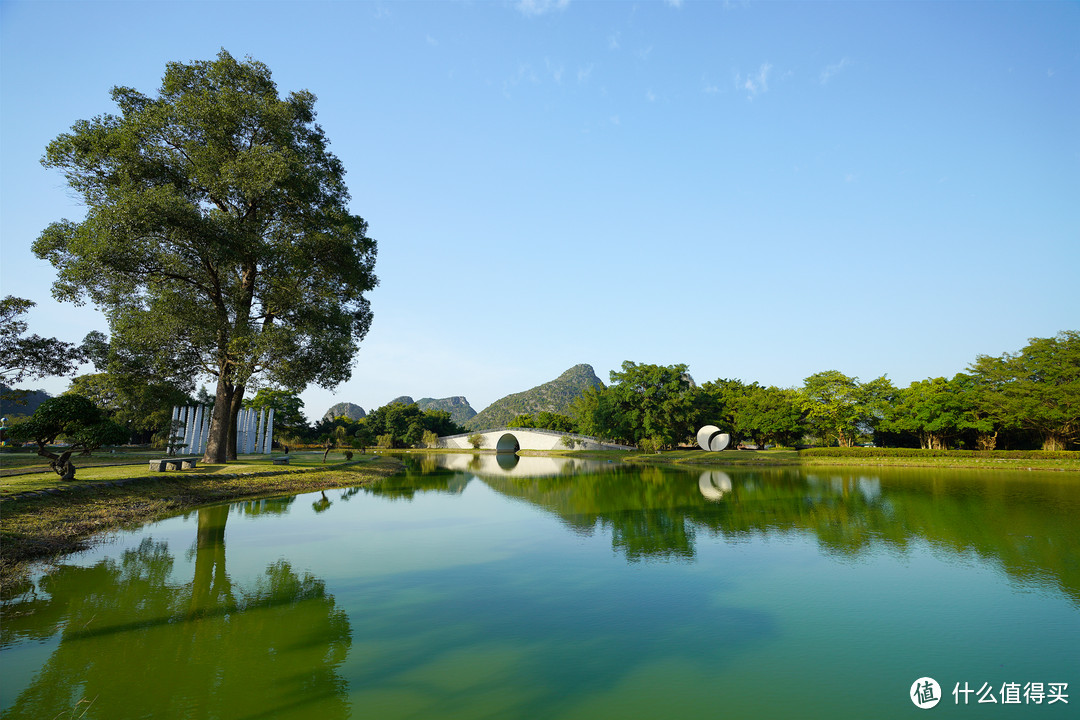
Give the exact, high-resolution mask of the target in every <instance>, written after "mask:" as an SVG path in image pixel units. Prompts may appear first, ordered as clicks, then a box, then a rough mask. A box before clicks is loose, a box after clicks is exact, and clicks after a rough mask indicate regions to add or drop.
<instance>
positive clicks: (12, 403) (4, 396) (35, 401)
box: [0, 385, 475, 418]
mask: <svg viewBox="0 0 1080 720" xmlns="http://www.w3.org/2000/svg"><path fill="white" fill-rule="evenodd" d="M9 393H10V394H9ZM51 397H52V395H50V394H49V393H47V392H45V391H44V390H14V389H12V388H10V387H8V386H7V385H0V417H11V418H14V417H19V416H22V415H33V414H34V411H35V410H37V408H38V405H40V404H41V403H43V402H45V401H46V400H48V399H49V398H51ZM16 400H17V402H16ZM474 414H475V413H474Z"/></svg>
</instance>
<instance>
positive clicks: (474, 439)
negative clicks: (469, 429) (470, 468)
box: [466, 433, 484, 450]
mask: <svg viewBox="0 0 1080 720" xmlns="http://www.w3.org/2000/svg"><path fill="white" fill-rule="evenodd" d="M466 439H467V440H468V441H469V444H470V445H472V446H473V450H479V449H480V448H481V447H482V446H483V445H484V436H483V435H481V434H480V433H473V434H472V435H470V436H469V437H468V438H466Z"/></svg>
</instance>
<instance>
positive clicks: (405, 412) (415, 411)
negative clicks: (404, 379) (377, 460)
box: [338, 402, 462, 448]
mask: <svg viewBox="0 0 1080 720" xmlns="http://www.w3.org/2000/svg"><path fill="white" fill-rule="evenodd" d="M338 421H340V418H339V419H338ZM360 425H361V426H362V427H363V428H364V430H365V432H366V433H369V434H370V435H374V436H376V437H379V438H380V442H381V440H382V437H384V436H387V437H389V438H390V443H391V444H390V445H389V446H388V447H392V448H402V447H419V446H421V445H425V444H426V441H425V437H426V436H425V433H428V432H430V433H433V434H434V435H435V437H436V438H438V437H439V436H442V435H457V434H459V433H461V432H462V428H461V426H459V425H457V424H455V423H454V422H453V421H452V420H451V419H450V413H448V412H446V411H445V410H428V411H423V410H421V409H420V408H419V407H417V406H416V404H415V403H414V404H412V405H402V404H400V403H396V402H390V403H388V404H386V405H383V406H382V407H381V408H377V409H375V410H372V411H371V412H370V413H368V415H367V417H366V418H364V419H363V420H361V421H360ZM380 447H382V446H381V445H380Z"/></svg>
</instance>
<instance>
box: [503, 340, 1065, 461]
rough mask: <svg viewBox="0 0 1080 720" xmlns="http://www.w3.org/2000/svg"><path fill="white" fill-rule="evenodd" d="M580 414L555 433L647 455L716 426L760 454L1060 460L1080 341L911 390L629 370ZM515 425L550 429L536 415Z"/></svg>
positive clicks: (845, 381) (1050, 345)
mask: <svg viewBox="0 0 1080 720" xmlns="http://www.w3.org/2000/svg"><path fill="white" fill-rule="evenodd" d="M572 415H573V417H572V418H565V416H561V417H563V418H564V420H565V422H564V423H563V425H565V424H566V422H569V423H570V426H569V427H565V426H559V427H558V428H557V429H563V430H572V431H575V432H579V433H582V434H585V435H592V436H597V437H602V438H606V439H609V440H614V441H618V442H623V443H627V444H633V445H639V446H643V447H646V446H647V447H653V446H659V447H673V446H677V445H680V444H692V443H693V438H694V435H695V433H696V430H697V429H698V428H700V427H701V426H703V425H716V426H717V427H719V428H720V429H721V430H724V431H725V432H729V433H731V435H732V436H733V438H734V439H735V440H736V441H745V442H749V443H754V444H757V445H762V446H763V445H766V444H775V445H786V446H790V445H795V444H798V443H800V442H806V443H814V444H821V445H839V446H841V447H850V446H853V445H856V444H862V443H871V442H872V443H875V444H878V445H887V446H898V447H923V448H939V449H943V448H949V447H966V448H973V449H994V448H1030V447H1042V448H1043V449H1046V450H1064V449H1067V448H1069V447H1072V446H1075V445H1076V444H1077V443H1078V441H1080V333H1078V332H1076V331H1065V332H1062V333H1059V334H1058V335H1057V336H1055V337H1053V338H1033V339H1032V340H1031V341H1030V342H1029V343H1028V345H1027V346H1026V347H1025V348H1024V349H1023V350H1021V351H1020V352H1018V353H1005V354H1003V355H1001V356H997V357H994V356H987V355H980V356H978V357H977V358H976V360H975V362H974V363H972V365H971V366H970V367H969V368H968V371H967V372H964V373H958V374H956V375H955V376H953V377H952V378H943V377H939V378H929V379H926V380H919V381H916V382H913V383H911V384H910V385H909V386H908V387H906V388H897V387H895V386H894V385H893V383H892V382H891V381H890V380H889V379H888V378H887V377H885V376H882V377H879V378H875V379H873V380H869V381H866V382H860V380H859V379H858V378H856V377H851V376H848V375H845V374H843V373H842V372H840V371H838V370H827V371H824V372H819V373H815V374H813V375H811V376H809V377H807V378H806V379H805V380H804V381H803V385H802V387H800V388H777V387H772V386H769V387H763V386H761V385H759V384H758V383H756V382H752V383H749V384H747V383H744V382H742V381H740V380H730V379H718V380H714V381H710V382H707V383H704V384H703V385H701V386H700V387H699V386H697V385H696V384H695V383H694V381H693V380H692V378H691V377H690V375H689V374H688V373H687V366H686V365H681V364H680V365H667V366H661V365H638V364H636V363H633V362H629V361H627V362H624V363H623V365H622V369H621V370H619V371H613V372H612V373H611V385H609V386H608V387H606V388H590V389H589V390H588V391H586V392H585V393H584V394H583V395H582V396H581V397H579V398H578V399H577V400H576V401H575V403H574V404H573V406H572ZM547 422H548V423H550V419H548V421H547ZM515 423H516V424H518V425H521V426H524V427H548V426H550V425H549V424H544V423H541V422H538V421H536V420H535V419H534V418H532V417H531V416H519V417H518V418H517V420H516V421H515Z"/></svg>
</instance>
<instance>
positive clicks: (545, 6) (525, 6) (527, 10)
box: [517, 0, 570, 17]
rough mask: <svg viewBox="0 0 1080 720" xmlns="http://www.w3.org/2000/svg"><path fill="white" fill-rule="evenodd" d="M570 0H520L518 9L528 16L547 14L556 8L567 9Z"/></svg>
mask: <svg viewBox="0 0 1080 720" xmlns="http://www.w3.org/2000/svg"><path fill="white" fill-rule="evenodd" d="M569 4H570V0H518V4H517V9H518V12H520V13H521V14H522V15H525V16H527V17H537V16H538V15H546V14H547V13H549V12H554V11H556V10H565V9H566V7H567V6H568V5H569Z"/></svg>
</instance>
